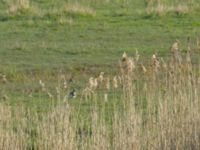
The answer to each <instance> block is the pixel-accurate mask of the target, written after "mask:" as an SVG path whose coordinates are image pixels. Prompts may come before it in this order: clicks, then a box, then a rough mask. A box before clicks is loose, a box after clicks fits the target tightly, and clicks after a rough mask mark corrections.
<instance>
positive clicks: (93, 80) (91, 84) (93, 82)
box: [89, 77, 98, 89]
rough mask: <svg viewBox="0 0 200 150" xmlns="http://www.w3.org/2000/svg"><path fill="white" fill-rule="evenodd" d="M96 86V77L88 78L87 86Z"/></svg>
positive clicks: (92, 87)
mask: <svg viewBox="0 0 200 150" xmlns="http://www.w3.org/2000/svg"><path fill="white" fill-rule="evenodd" d="M97 87H98V79H97V78H93V77H90V78H89V88H90V89H96V88H97Z"/></svg>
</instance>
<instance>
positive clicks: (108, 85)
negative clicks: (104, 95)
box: [106, 77, 110, 90]
mask: <svg viewBox="0 0 200 150" xmlns="http://www.w3.org/2000/svg"><path fill="white" fill-rule="evenodd" d="M106 89H107V90H110V78H109V77H107V78H106Z"/></svg>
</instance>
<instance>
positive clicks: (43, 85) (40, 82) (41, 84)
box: [39, 80, 46, 92]
mask: <svg viewBox="0 0 200 150" xmlns="http://www.w3.org/2000/svg"><path fill="white" fill-rule="evenodd" d="M39 84H40V86H41V88H42V92H46V87H45V84H44V83H43V82H42V80H40V81H39Z"/></svg>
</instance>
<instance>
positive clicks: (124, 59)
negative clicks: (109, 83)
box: [122, 52, 128, 62]
mask: <svg viewBox="0 0 200 150" xmlns="http://www.w3.org/2000/svg"><path fill="white" fill-rule="evenodd" d="M127 59H128V56H127V54H126V52H124V53H123V55H122V62H124V61H127Z"/></svg>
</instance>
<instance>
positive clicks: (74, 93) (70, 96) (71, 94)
mask: <svg viewBox="0 0 200 150" xmlns="http://www.w3.org/2000/svg"><path fill="white" fill-rule="evenodd" d="M68 98H69V99H71V98H76V91H75V89H73V90H72V91H71V92H69V94H68Z"/></svg>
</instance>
